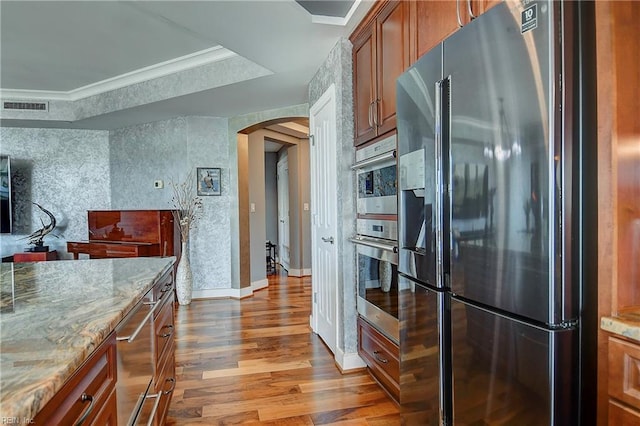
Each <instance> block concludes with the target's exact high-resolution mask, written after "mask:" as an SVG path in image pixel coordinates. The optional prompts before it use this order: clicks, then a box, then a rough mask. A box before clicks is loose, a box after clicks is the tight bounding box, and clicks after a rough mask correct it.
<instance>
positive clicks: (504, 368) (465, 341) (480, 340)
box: [451, 298, 577, 426]
mask: <svg viewBox="0 0 640 426" xmlns="http://www.w3.org/2000/svg"><path fill="white" fill-rule="evenodd" d="M451 324H452V325H451V341H452V345H451V346H452V351H451V352H452V356H451V360H452V361H451V362H452V372H453V419H452V421H453V423H452V424H455V425H486V424H500V425H518V426H524V425H531V426H534V425H535V426H537V425H551V424H553V425H572V424H576V422H577V419H576V418H575V417H576V416H575V412H576V411H575V410H576V407H577V405H576V403H577V398H576V397H575V395H577V394H576V392H575V388H574V386H575V385H576V384H575V383H573V382H574V381H575V380H573V378H574V377H576V375H575V373H576V372H575V371H572V369H571V367H570V366H571V365H572V359H571V358H572V353H573V352H572V351H573V346H574V344H575V343H574V341H575V339H576V335H577V331H576V330H575V329H567V330H546V329H543V328H538V327H535V326H532V325H529V324H526V323H524V322H520V321H516V320H513V319H509V318H507V317H504V316H500V315H497V314H495V313H491V312H489V311H486V310H483V309H480V308H477V307H475V306H472V305H469V304H466V303H464V302H461V301H458V300H456V299H455V298H452V300H451Z"/></svg>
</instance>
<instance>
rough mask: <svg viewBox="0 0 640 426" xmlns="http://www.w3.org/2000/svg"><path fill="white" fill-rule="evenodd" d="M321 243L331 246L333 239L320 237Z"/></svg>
mask: <svg viewBox="0 0 640 426" xmlns="http://www.w3.org/2000/svg"><path fill="white" fill-rule="evenodd" d="M322 241H324V242H325V243H331V244H333V237H329V238H325V237H322Z"/></svg>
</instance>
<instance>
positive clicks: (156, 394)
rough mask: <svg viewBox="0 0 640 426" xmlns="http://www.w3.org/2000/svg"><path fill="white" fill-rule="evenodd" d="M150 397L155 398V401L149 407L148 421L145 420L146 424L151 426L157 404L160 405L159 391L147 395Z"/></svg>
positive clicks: (156, 410)
mask: <svg viewBox="0 0 640 426" xmlns="http://www.w3.org/2000/svg"><path fill="white" fill-rule="evenodd" d="M152 398H155V399H156V402H155V403H154V404H153V408H152V409H151V414H150V415H149V421H148V422H147V426H153V422H154V420H155V418H156V413H157V412H158V406H159V405H160V393H154V394H152V395H147V399H152Z"/></svg>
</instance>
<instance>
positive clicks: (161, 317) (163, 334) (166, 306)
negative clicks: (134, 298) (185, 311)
mask: <svg viewBox="0 0 640 426" xmlns="http://www.w3.org/2000/svg"><path fill="white" fill-rule="evenodd" d="M168 297H169V299H168V300H165V302H164V303H163V306H162V308H160V310H159V312H158V315H157V317H156V318H155V320H154V330H155V333H154V334H155V348H156V363H157V364H159V363H160V358H161V357H162V354H163V353H164V351H165V349H166V348H167V347H168V346H169V345H170V343H172V342H173V331H174V329H175V328H174V324H173V300H174V297H173V294H170V295H169V296H168Z"/></svg>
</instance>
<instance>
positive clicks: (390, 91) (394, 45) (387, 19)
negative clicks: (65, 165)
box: [374, 2, 409, 135]
mask: <svg viewBox="0 0 640 426" xmlns="http://www.w3.org/2000/svg"><path fill="white" fill-rule="evenodd" d="M408 12H409V11H408V7H407V3H406V2H402V3H395V2H392V3H389V4H388V5H387V6H386V7H385V8H384V9H383V10H382V12H381V13H380V16H379V18H378V20H377V33H378V37H377V38H378V46H377V53H378V55H377V61H378V64H377V70H378V76H377V84H378V98H377V99H376V108H375V114H374V119H375V124H376V126H377V127H378V134H379V135H382V134H384V133H387V132H388V131H390V130H393V129H395V128H396V79H397V78H398V77H399V76H400V74H402V73H403V72H404V70H405V69H407V68H408V67H409V51H408V38H409V25H408V24H409V19H408V18H409V14H408Z"/></svg>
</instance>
